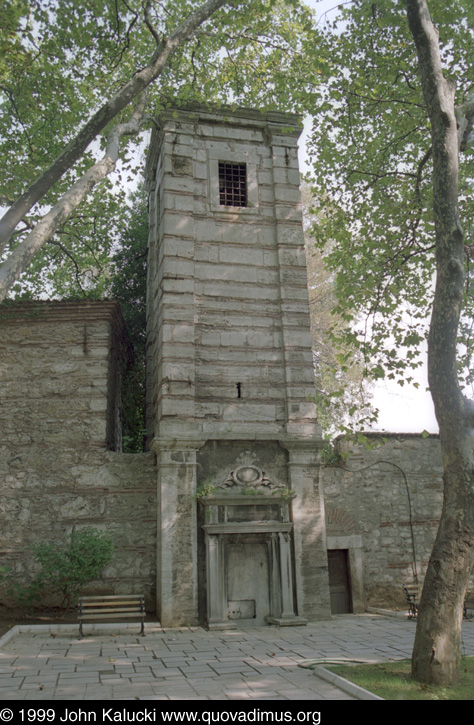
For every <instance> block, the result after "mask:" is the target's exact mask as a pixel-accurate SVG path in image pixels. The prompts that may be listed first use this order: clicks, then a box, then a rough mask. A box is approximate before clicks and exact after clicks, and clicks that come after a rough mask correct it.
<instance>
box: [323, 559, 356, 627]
mask: <svg viewBox="0 0 474 725" xmlns="http://www.w3.org/2000/svg"><path fill="white" fill-rule="evenodd" d="M328 567H329V593H330V597H331V614H350V613H352V611H353V608H352V596H351V577H350V568H349V551H348V550H347V549H330V550H329V551H328Z"/></svg>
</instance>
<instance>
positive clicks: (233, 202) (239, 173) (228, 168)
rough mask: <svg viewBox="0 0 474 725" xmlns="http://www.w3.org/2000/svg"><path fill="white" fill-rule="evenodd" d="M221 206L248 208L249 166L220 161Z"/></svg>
mask: <svg viewBox="0 0 474 725" xmlns="http://www.w3.org/2000/svg"><path fill="white" fill-rule="evenodd" d="M219 204H220V205H221V206H247V164H231V163H228V162H227V161H219Z"/></svg>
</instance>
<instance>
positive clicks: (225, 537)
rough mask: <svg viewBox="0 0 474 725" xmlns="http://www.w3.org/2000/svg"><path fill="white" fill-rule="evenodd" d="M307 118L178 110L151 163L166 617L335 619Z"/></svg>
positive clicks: (218, 623) (154, 367)
mask: <svg viewBox="0 0 474 725" xmlns="http://www.w3.org/2000/svg"><path fill="white" fill-rule="evenodd" d="M300 132H301V124H300V120H299V118H298V117H296V116H294V115H289V114H283V113H277V112H269V113H265V114H262V113H259V112H257V111H253V110H243V109H239V110H231V109H224V110H222V109H220V110H215V111H214V110H212V111H211V110H209V109H208V108H206V107H194V108H192V109H189V108H188V109H184V110H183V109H180V110H170V111H167V112H165V113H164V114H163V116H162V118H161V119H160V130H159V131H156V132H155V133H154V135H153V138H152V142H151V149H150V155H149V159H148V167H147V179H148V185H149V186H148V188H149V210H150V240H149V262H148V275H149V277H148V353H147V371H148V372H147V374H148V381H147V382H148V399H147V411H148V431H149V437H150V439H151V444H150V445H151V448H152V450H153V451H154V452H155V454H156V456H157V470H158V543H157V612H158V614H159V616H160V619H161V623H162V626H172V625H181V624H196V623H199V622H200V623H205V624H207V625H208V626H209V627H211V628H218V627H229V626H236V625H238V624H239V622H240V623H242V624H245V625H246V626H249V625H251V624H255V625H262V624H264V623H270V624H271V623H274V624H275V623H276V624H280V625H283V624H287V625H291V624H303V623H304V622H305V621H307V620H315V619H321V618H326V617H329V616H330V605H329V587H328V576H327V554H326V537H325V526H324V508H323V500H322V494H321V491H320V484H319V449H320V447H321V431H320V427H319V425H318V422H317V419H316V412H315V406H314V404H313V403H312V402H311V396H312V395H314V379H313V364H312V353H311V336H310V328H309V312H308V296H307V282H306V266H305V253H304V246H303V230H302V220H301V208H300V193H299V171H298V161H297V141H298V137H299V135H300Z"/></svg>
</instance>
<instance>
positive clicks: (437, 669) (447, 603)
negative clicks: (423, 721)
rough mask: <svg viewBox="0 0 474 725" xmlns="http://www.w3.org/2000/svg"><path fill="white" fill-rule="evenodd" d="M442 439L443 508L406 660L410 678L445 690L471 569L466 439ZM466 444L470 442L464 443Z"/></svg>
mask: <svg viewBox="0 0 474 725" xmlns="http://www.w3.org/2000/svg"><path fill="white" fill-rule="evenodd" d="M450 438H452V440H445V439H444V440H443V439H442V444H441V445H442V450H443V458H444V460H445V461H446V457H447V456H448V457H449V458H450V459H451V464H449V463H448V464H447V465H446V464H445V472H444V504H443V511H442V515H441V520H440V525H439V528H438V533H437V537H436V541H435V544H434V547H433V551H432V553H431V557H430V561H429V565H428V570H427V572H426V577H425V584H424V587H423V594H422V597H421V603H420V611H419V616H418V622H417V629H416V636H415V643H414V648H413V655H412V673H413V676H414V677H415V678H416V679H417V680H419V681H421V682H426V683H435V684H451V683H454V682H455V681H456V680H457V678H458V676H459V666H460V656H461V631H462V619H463V606H464V597H465V593H466V587H467V584H468V581H469V577H470V573H471V568H472V564H473V552H474V517H473V511H474V493H473V486H472V484H473V470H472V438H471V436H469V435H468V434H467V435H466V434H465V435H464V436H463V435H462V434H459V433H458V432H454V434H453V436H450ZM470 438H471V440H469V439H470Z"/></svg>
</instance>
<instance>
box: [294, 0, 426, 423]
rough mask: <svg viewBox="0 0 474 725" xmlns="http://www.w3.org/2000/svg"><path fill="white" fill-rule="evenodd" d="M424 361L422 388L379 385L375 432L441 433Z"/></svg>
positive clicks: (310, 0)
mask: <svg viewBox="0 0 474 725" xmlns="http://www.w3.org/2000/svg"><path fill="white" fill-rule="evenodd" d="M305 2H306V4H307V5H309V6H310V7H312V8H314V9H315V11H316V15H317V17H320V16H321V15H322V14H323V13H326V12H327V13H329V14H330V13H331V12H332V11H335V10H337V7H338V4H339V3H338V2H336V0H305ZM310 129H311V119H307V120H306V122H305V127H304V131H303V134H302V136H301V138H300V149H299V161H300V170H301V171H302V172H303V173H305V172H306V171H308V170H309V167H308V158H307V154H306V149H305V146H306V141H307V138H308V133H309V131H310ZM422 360H423V367H422V368H420V371H419V372H418V374H414V375H413V378H414V381H415V382H417V383H418V384H419V387H418V388H415V387H413V386H412V385H408V384H405V385H404V386H403V387H401V386H400V385H398V384H397V383H395V382H393V383H392V382H391V381H380V382H379V383H377V384H376V385H375V387H374V398H373V402H374V406H375V407H376V408H378V409H379V420H378V423H377V424H376V425H375V426H374V427H373V430H384V431H387V432H392V433H397V432H400V433H422V432H423V431H427V432H428V433H437V432H438V423H437V421H436V417H435V414H434V408H433V402H432V400H431V395H430V393H429V392H427V387H428V382H427V374H426V366H427V358H426V352H425V353H424V354H423V355H422Z"/></svg>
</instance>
